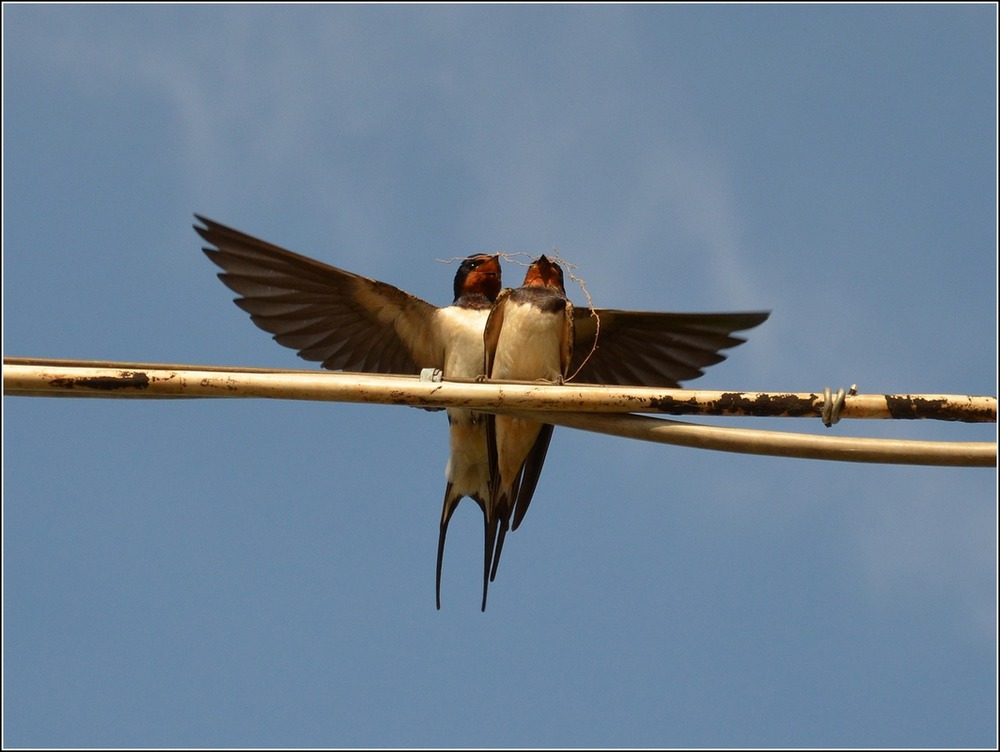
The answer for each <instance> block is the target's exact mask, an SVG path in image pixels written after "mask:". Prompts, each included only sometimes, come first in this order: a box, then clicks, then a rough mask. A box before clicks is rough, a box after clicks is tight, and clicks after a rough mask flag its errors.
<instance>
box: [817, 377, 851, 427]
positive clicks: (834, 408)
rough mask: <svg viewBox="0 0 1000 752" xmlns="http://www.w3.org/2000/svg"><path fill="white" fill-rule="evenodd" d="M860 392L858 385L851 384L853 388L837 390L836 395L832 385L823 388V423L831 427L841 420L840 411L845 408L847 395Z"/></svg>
mask: <svg viewBox="0 0 1000 752" xmlns="http://www.w3.org/2000/svg"><path fill="white" fill-rule="evenodd" d="M857 393H858V385H857V384H851V388H850V389H849V390H847V391H844V389H843V388H840V389H838V390H837V394H836V395H835V396H834V395H833V393H832V391H831V389H830V387H824V388H823V412H822V418H823V425H824V426H826V427H827V428H830V427H831V426H832V425H833V424H834V423H837V422H839V421H840V411H841V410H842V409H843V408H844V400H845V399H846V398H847V395H848V394H850V395H851V396H852V397H853V396H854V395H855V394H857Z"/></svg>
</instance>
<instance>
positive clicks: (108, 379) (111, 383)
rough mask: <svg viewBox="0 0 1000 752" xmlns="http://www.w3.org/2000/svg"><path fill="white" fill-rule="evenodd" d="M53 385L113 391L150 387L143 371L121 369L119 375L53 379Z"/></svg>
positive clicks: (64, 387) (61, 387)
mask: <svg viewBox="0 0 1000 752" xmlns="http://www.w3.org/2000/svg"><path fill="white" fill-rule="evenodd" d="M49 383H50V384H51V385H52V386H55V387H59V388H60V389H75V388H76V387H82V388H84V389H98V390H100V391H108V392H112V391H115V390H117V389H148V388H149V376H147V375H146V374H145V373H143V372H142V371H120V372H119V374H118V375H117V376H89V377H86V378H79V379H52V381H50V382H49Z"/></svg>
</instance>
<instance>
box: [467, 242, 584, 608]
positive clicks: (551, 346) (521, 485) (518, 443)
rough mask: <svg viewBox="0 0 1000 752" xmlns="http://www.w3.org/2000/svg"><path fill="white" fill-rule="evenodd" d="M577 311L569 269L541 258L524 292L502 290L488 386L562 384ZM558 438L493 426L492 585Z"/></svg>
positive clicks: (511, 420)
mask: <svg viewBox="0 0 1000 752" xmlns="http://www.w3.org/2000/svg"><path fill="white" fill-rule="evenodd" d="M573 311H574V309H573V304H572V303H571V302H570V301H569V298H567V297H566V288H565V285H564V282H563V272H562V268H561V267H560V266H559V265H558V264H556V263H553V262H552V261H549V259H548V258H546V257H545V256H544V255H543V256H540V257H539V258H538V259H537V260H536V261H534V262H533V263H532V264H531V265H530V266H529V267H528V272H527V274H525V276H524V284H523V285H522V286H521V287H519V288H517V289H516V290H511V289H506V290H503V291H502V292H501V293H500V295H499V296H497V300H496V303H494V304H493V310H492V311H491V312H490V317H489V319H488V320H487V322H486V331H485V332H484V340H485V364H484V370H485V372H486V376H487V378H490V379H499V380H514V381H543V382H548V383H554V384H561V383H563V380H564V379H565V377H566V376H567V375H568V373H569V367H570V363H571V359H572V357H573V347H574V316H573ZM551 438H552V426H551V425H550V424H547V423H539V422H538V421H534V420H528V419H525V418H516V417H511V416H506V415H490V416H488V418H487V421H486V440H487V447H488V451H489V461H490V506H491V507H492V512H493V513H492V515H491V516H492V518H493V525H494V526H495V532H494V535H492V536H490V537H491V538H493V539H494V541H495V542H494V550H493V557H492V563H491V568H490V576H489V579H490V580H493V579H494V578H495V577H496V569H497V565H498V564H499V562H500V553H501V551H502V550H503V543H504V538H505V537H506V535H507V530H508V529H509V527H510V524H511V517H512V516H513V518H514V527H517V525H518V524H520V521H521V519H522V518H523V517H524V512H525V511H526V509H527V505H528V504H529V503H530V501H531V497H532V494H533V493H534V490H535V486H536V484H537V483H538V477H539V475H540V473H541V471H542V464H543V463H544V462H545V454H546V452H547V451H548V447H549V440H550V439H551ZM487 545H489V544H487ZM485 607H486V594H485V591H484V593H483V608H485Z"/></svg>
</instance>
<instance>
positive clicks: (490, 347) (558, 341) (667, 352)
mask: <svg viewBox="0 0 1000 752" xmlns="http://www.w3.org/2000/svg"><path fill="white" fill-rule="evenodd" d="M769 315H770V314H769V312H766V311H757V312H747V313H659V312H647V311H623V310H613V309H603V308H582V307H574V306H573V304H572V303H571V302H570V301H569V299H568V298H567V296H566V289H565V284H564V280H563V272H562V269H561V268H560V266H559V265H558V264H557V263H554V262H552V261H550V260H549V259H548V258H546V257H545V256H544V255H543V256H541V257H540V258H539V259H537V260H536V261H535V262H534V263H533V264H531V266H530V267H529V268H528V273H527V274H526V275H525V279H524V285H523V286H522V287H520V288H518V289H516V290H503V291H501V293H500V295H499V296H498V297H497V300H496V303H494V305H493V311H492V312H491V313H490V318H489V319H488V321H487V323H486V331H485V333H484V338H485V348H486V349H485V364H484V371H485V372H486V376H487V378H490V379H508V380H511V379H512V380H517V381H547V382H551V383H563V382H564V381H565V380H566V379H567V378H571V379H573V380H574V382H576V383H591V384H604V385H620V386H651V387H664V388H678V387H679V386H680V382H681V381H688V380H690V379H694V378H697V377H699V376H701V375H702V374H703V370H702V369H703V368H705V367H707V366H710V365H713V364H715V363H718V362H720V361H722V360H724V359H725V357H726V356H725V355H722V354H720V352H719V351H720V350H723V349H726V348H729V347H734V346H736V345H738V344H740V343H742V342H743V341H744V340H743V339H741V338H739V337H735V336H733V332H736V331H741V330H744V329H751V328H753V327H755V326H757V325H759V324H761V323H763V322H764V321H765V320H766V319H767V318H768V316H769ZM552 429H553V426H552V425H550V424H544V423H538V422H536V421H531V420H526V419H522V418H514V417H509V416H502V415H496V416H493V415H490V416H488V417H487V446H488V450H489V459H490V491H491V497H490V505H491V506H492V507H493V513H492V515H491V516H492V517H493V524H494V525H495V526H496V532H495V535H493V536H491V537H492V539H493V541H494V543H493V547H494V551H493V561H492V564H491V569H490V576H489V579H490V581H493V580H494V579H495V578H496V572H497V566H498V564H499V562H500V555H501V553H502V551H503V544H504V540H505V537H506V534H507V532H508V530H516V529H517V528H518V526H519V525H520V524H521V521H522V520H523V519H524V515H525V513H526V512H527V510H528V506H529V504H530V503H531V499H532V497H533V495H534V492H535V488H536V486H537V484H538V479H539V476H540V475H541V471H542V465H543V464H544V462H545V457H546V454H547V452H548V448H549V443H550V441H551V439H552ZM484 604H485V595H484Z"/></svg>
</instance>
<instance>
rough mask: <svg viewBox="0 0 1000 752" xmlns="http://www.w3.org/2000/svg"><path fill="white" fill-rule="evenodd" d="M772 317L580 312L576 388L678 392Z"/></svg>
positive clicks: (761, 313)
mask: <svg viewBox="0 0 1000 752" xmlns="http://www.w3.org/2000/svg"><path fill="white" fill-rule="evenodd" d="M593 313H596V314H597V317H596V318H595V316H594V315H593ZM769 315H770V312H768V311H754V312H747V313H655V312H647V311H618V310H612V309H607V308H598V309H590V308H577V309H575V319H576V327H575V339H576V343H575V346H574V348H573V360H572V363H571V365H570V369H569V373H570V374H573V373H577V369H579V373H577V375H576V377H575V378H574V379H573V381H574V382H576V383H589V384H609V385H618V386H659V387H667V388H673V387H678V386H680V382H682V381H688V380H690V379H696V378H698V377H699V376H701V375H702V374H703V373H704V370H703V369H705V368H706V367H708V366H710V365H713V364H715V363H718V362H720V361H722V360H725V358H726V356H725V355H722V354H721V353H720V352H719V351H720V350H725V349H727V348H730V347H735V346H736V345H739V344H740V343H742V342H744V341H745V340H744V339H742V338H740V337H736V336H733V332H739V331H743V330H745V329H752V328H753V327H755V326H757V325H759V324H761V323H763V322H764V321H765V320H767V317H768V316H769ZM598 321H599V322H600V323H599V324H598ZM595 340H596V348H595V347H594V345H595ZM581 365H582V367H581Z"/></svg>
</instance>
